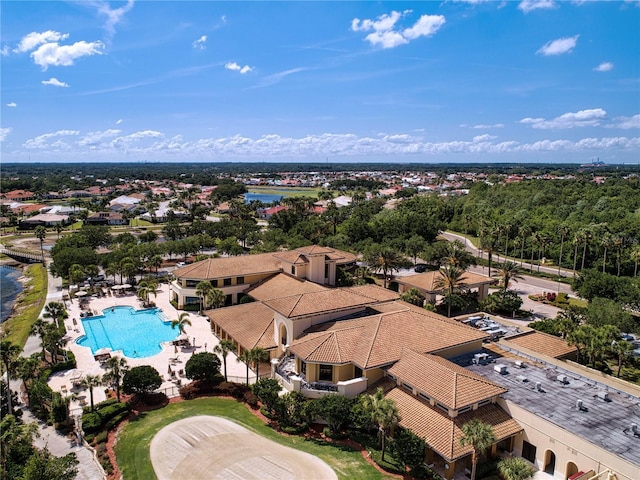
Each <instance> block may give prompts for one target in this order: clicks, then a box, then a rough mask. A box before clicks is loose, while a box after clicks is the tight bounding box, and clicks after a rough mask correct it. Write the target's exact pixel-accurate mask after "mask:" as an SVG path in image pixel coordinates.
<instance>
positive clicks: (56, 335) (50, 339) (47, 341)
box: [42, 323, 68, 364]
mask: <svg viewBox="0 0 640 480" xmlns="http://www.w3.org/2000/svg"><path fill="white" fill-rule="evenodd" d="M67 342H68V339H67V338H65V331H64V329H62V328H58V326H57V325H55V324H53V323H47V325H46V327H45V330H44V335H43V337H42V343H43V344H44V347H45V349H46V350H48V351H49V353H51V363H52V364H56V363H57V362H58V354H59V353H60V351H61V350H62V349H63V348H64V346H65V345H66V344H67Z"/></svg>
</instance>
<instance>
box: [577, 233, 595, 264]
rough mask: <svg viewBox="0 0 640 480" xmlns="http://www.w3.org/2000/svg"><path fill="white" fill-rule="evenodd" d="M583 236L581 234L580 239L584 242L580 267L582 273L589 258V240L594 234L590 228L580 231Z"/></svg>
mask: <svg viewBox="0 0 640 480" xmlns="http://www.w3.org/2000/svg"><path fill="white" fill-rule="evenodd" d="M580 232H581V234H580V238H581V240H582V241H583V244H584V245H583V248H582V264H581V266H580V271H583V270H584V260H585V257H586V256H587V245H588V244H589V240H591V238H592V236H593V234H592V231H591V229H590V228H583V229H581V230H580Z"/></svg>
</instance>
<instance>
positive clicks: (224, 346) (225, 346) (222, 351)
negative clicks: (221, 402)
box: [213, 340, 236, 382]
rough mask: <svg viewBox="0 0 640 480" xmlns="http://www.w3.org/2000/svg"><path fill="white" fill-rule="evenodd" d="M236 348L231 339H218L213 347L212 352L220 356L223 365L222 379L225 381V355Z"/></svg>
mask: <svg viewBox="0 0 640 480" xmlns="http://www.w3.org/2000/svg"><path fill="white" fill-rule="evenodd" d="M235 349H236V344H235V343H233V341H232V340H220V343H218V345H216V346H215V347H213V352H214V353H217V354H219V355H220V356H221V357H222V365H223V366H224V380H225V382H226V381H227V355H229V352H233V351H234V350H235Z"/></svg>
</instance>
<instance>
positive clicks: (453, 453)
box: [385, 387, 522, 461]
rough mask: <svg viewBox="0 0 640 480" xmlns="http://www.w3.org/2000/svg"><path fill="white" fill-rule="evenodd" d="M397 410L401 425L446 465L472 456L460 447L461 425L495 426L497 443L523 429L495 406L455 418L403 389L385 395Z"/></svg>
mask: <svg viewBox="0 0 640 480" xmlns="http://www.w3.org/2000/svg"><path fill="white" fill-rule="evenodd" d="M385 396H386V397H387V398H391V399H392V400H393V401H394V402H395V403H396V406H397V407H398V412H399V413H400V425H401V426H402V427H404V428H408V429H410V430H411V431H412V432H413V433H415V434H416V435H418V436H420V437H422V438H424V440H425V441H426V442H427V445H429V447H431V448H432V449H433V450H435V451H436V452H437V453H438V454H439V455H441V456H442V457H443V458H445V459H446V460H447V461H453V460H457V459H459V458H461V457H464V456H466V455H469V454H470V453H471V447H470V446H468V445H467V446H462V445H460V439H461V438H462V437H463V433H462V425H464V424H465V423H467V422H468V421H469V420H472V419H474V418H477V419H479V420H482V421H483V422H486V423H488V424H489V425H491V426H493V432H494V434H495V436H496V438H497V441H501V440H504V439H505V438H508V437H511V436H512V435H515V434H517V433H518V432H520V431H522V427H521V426H520V425H519V424H518V422H516V421H515V420H514V419H512V418H511V417H510V416H509V414H508V413H507V412H505V411H504V410H502V408H500V407H499V406H497V405H495V404H489V405H484V406H482V407H480V408H479V409H477V410H472V411H470V412H466V413H464V414H462V415H458V416H457V417H455V418H451V417H449V416H448V415H447V414H446V413H445V412H443V411H441V410H440V409H439V408H438V407H432V406H431V405H429V404H428V403H426V402H423V401H422V400H421V399H419V398H418V397H415V396H413V395H412V394H411V393H409V392H408V391H406V390H404V389H402V388H398V387H396V388H394V389H393V390H391V391H389V392H388V393H387V394H386V395H385Z"/></svg>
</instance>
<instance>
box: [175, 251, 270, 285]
mask: <svg viewBox="0 0 640 480" xmlns="http://www.w3.org/2000/svg"><path fill="white" fill-rule="evenodd" d="M279 271H280V260H278V259H277V258H275V257H274V256H273V254H272V253H260V254H258V255H239V256H237V257H220V258H207V259H206V260H202V261H201V262H196V263H192V264H191V265H186V266H184V267H181V268H177V269H176V270H174V271H173V273H174V275H175V276H176V277H178V278H188V279H192V280H212V279H217V278H225V277H236V276H243V275H250V274H261V273H276V272H279Z"/></svg>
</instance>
